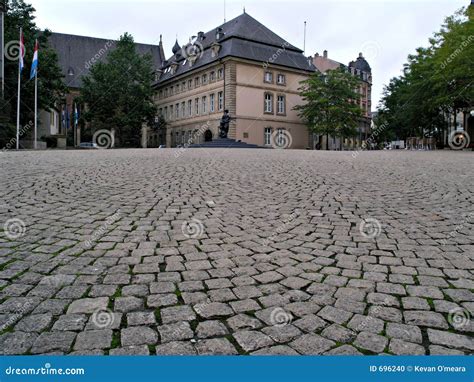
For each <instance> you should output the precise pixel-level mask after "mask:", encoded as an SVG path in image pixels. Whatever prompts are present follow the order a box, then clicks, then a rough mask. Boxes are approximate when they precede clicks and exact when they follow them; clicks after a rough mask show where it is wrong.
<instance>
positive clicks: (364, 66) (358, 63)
mask: <svg viewBox="0 0 474 382" xmlns="http://www.w3.org/2000/svg"><path fill="white" fill-rule="evenodd" d="M349 67H354V68H356V69H359V70H360V71H362V72H367V73H370V72H371V71H372V69H370V65H369V63H368V62H367V61H366V59H365V58H364V57H363V56H362V53H359V57H357V59H356V60H355V61H351V62H349Z"/></svg>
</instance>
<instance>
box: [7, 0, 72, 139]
mask: <svg viewBox="0 0 474 382" xmlns="http://www.w3.org/2000/svg"><path fill="white" fill-rule="evenodd" d="M34 12H35V9H34V8H33V7H32V6H31V5H30V4H27V3H25V2H24V1H23V0H12V1H9V2H8V4H7V12H6V13H5V47H6V49H5V53H6V56H5V99H4V101H3V102H2V105H1V106H2V107H1V109H2V111H3V119H2V120H3V123H2V120H0V124H2V129H1V130H2V132H3V133H2V134H1V137H2V141H3V140H5V139H7V140H10V139H11V138H13V137H14V136H15V133H14V134H13V136H11V133H12V131H13V132H14V131H15V128H13V129H12V128H11V126H12V125H13V126H15V125H16V110H17V108H16V104H17V99H18V93H17V92H18V90H17V87H18V57H19V55H18V51H19V44H18V41H19V33H20V32H19V30H20V27H22V28H23V35H24V42H25V52H26V53H25V57H24V63H25V67H24V68H23V71H22V73H21V107H20V124H21V126H25V125H26V124H28V122H30V121H33V120H34V80H31V81H30V68H31V62H32V60H33V52H34V45H35V39H38V42H39V45H40V47H39V54H38V59H39V67H38V109H43V110H50V109H52V108H54V107H55V105H57V104H58V103H60V101H61V100H62V98H63V96H64V93H65V91H66V87H65V85H64V84H63V76H62V74H61V69H60V67H59V65H58V59H57V55H56V52H55V51H54V50H53V49H51V48H50V47H49V46H48V37H49V36H50V34H51V33H50V32H49V31H48V30H45V31H41V30H40V29H39V28H38V27H37V26H36V24H35V21H34V20H35V16H34ZM28 133H29V134H31V133H32V131H29V132H28ZM2 143H4V142H2Z"/></svg>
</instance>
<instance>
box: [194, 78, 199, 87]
mask: <svg viewBox="0 0 474 382" xmlns="http://www.w3.org/2000/svg"><path fill="white" fill-rule="evenodd" d="M198 86H199V77H196V78H195V79H194V87H195V88H197V87H198Z"/></svg>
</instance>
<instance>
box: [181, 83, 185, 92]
mask: <svg viewBox="0 0 474 382" xmlns="http://www.w3.org/2000/svg"><path fill="white" fill-rule="evenodd" d="M185 89H186V82H181V91H182V92H184V90H185Z"/></svg>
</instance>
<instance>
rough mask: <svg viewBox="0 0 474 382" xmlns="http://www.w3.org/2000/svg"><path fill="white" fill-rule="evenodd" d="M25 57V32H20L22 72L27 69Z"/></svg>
mask: <svg viewBox="0 0 474 382" xmlns="http://www.w3.org/2000/svg"><path fill="white" fill-rule="evenodd" d="M24 57H25V39H24V37H23V31H22V30H20V72H21V71H22V70H23V68H24V67H25V62H24V61H23V58H24Z"/></svg>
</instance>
